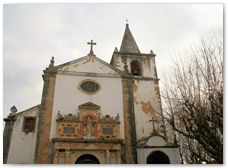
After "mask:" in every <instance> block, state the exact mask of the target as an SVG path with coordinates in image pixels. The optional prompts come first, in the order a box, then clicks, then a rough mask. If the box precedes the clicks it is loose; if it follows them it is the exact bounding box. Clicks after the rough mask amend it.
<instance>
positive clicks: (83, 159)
mask: <svg viewBox="0 0 228 168" xmlns="http://www.w3.org/2000/svg"><path fill="white" fill-rule="evenodd" d="M75 164H100V162H99V160H98V159H97V158H96V157H95V156H93V155H89V154H85V155H82V156H80V157H79V158H78V159H77V160H76V162H75Z"/></svg>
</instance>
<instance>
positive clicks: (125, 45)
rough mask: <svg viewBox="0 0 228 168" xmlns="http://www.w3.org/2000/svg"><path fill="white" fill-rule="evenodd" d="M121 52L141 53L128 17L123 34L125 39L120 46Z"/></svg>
mask: <svg viewBox="0 0 228 168" xmlns="http://www.w3.org/2000/svg"><path fill="white" fill-rule="evenodd" d="M120 52H123V53H140V51H139V48H138V46H137V44H136V42H135V39H134V37H133V35H132V34H131V31H130V29H129V24H128V20H127V19H126V28H125V32H124V36H123V40H122V43H121V46H120Z"/></svg>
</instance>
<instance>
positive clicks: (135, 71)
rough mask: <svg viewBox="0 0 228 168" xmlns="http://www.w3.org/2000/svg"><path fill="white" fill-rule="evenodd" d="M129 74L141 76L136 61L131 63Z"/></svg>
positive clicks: (139, 66)
mask: <svg viewBox="0 0 228 168" xmlns="http://www.w3.org/2000/svg"><path fill="white" fill-rule="evenodd" d="M131 74H132V75H134V76H141V75H142V74H141V65H140V63H139V62H138V61H136V60H134V61H132V62H131Z"/></svg>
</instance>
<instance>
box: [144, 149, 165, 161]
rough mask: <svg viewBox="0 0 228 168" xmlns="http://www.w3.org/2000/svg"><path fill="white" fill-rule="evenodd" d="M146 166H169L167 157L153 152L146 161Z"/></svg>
mask: <svg viewBox="0 0 228 168" xmlns="http://www.w3.org/2000/svg"><path fill="white" fill-rule="evenodd" d="M146 163H147V164H170V161H169V157H168V156H167V155H166V154H165V153H163V152H161V151H155V152H153V153H151V154H150V155H149V156H148V157H147V159H146Z"/></svg>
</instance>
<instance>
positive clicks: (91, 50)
mask: <svg viewBox="0 0 228 168" xmlns="http://www.w3.org/2000/svg"><path fill="white" fill-rule="evenodd" d="M87 44H89V45H91V48H90V54H93V45H96V44H97V43H94V42H93V40H91V42H88V43H87Z"/></svg>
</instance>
